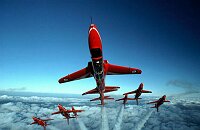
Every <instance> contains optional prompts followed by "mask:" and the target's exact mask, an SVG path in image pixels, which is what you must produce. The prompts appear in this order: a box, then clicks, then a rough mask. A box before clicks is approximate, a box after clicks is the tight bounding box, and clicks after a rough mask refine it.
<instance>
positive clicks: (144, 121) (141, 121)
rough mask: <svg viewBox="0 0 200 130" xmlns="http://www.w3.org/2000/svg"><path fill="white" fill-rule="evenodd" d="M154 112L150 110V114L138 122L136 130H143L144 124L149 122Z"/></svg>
mask: <svg viewBox="0 0 200 130" xmlns="http://www.w3.org/2000/svg"><path fill="white" fill-rule="evenodd" d="M152 112H153V110H150V112H148V113H147V114H146V116H144V117H141V120H140V121H138V123H137V125H136V127H135V130H141V129H142V128H143V127H144V124H145V123H146V122H147V120H148V119H149V117H150V116H151V114H152Z"/></svg>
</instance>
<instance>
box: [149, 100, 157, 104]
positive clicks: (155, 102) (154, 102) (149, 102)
mask: <svg viewBox="0 0 200 130" xmlns="http://www.w3.org/2000/svg"><path fill="white" fill-rule="evenodd" d="M157 102H158V100H157V101H153V102H148V103H147V104H152V103H157Z"/></svg>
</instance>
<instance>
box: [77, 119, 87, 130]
mask: <svg viewBox="0 0 200 130" xmlns="http://www.w3.org/2000/svg"><path fill="white" fill-rule="evenodd" d="M77 120H78V124H79V126H80V129H81V130H87V128H86V126H85V124H84V123H83V121H82V120H81V119H80V118H79V119H77Z"/></svg>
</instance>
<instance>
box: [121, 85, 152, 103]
mask: <svg viewBox="0 0 200 130" xmlns="http://www.w3.org/2000/svg"><path fill="white" fill-rule="evenodd" d="M143 86H144V85H143V83H141V84H140V86H139V87H138V89H136V90H134V91H131V92H128V93H124V94H123V95H127V94H132V93H135V98H134V100H136V101H137V105H138V99H142V98H139V96H140V95H141V94H142V93H152V92H151V91H148V90H143Z"/></svg>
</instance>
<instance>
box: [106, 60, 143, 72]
mask: <svg viewBox="0 0 200 130" xmlns="http://www.w3.org/2000/svg"><path fill="white" fill-rule="evenodd" d="M107 67H108V69H107V75H120V74H141V73H142V71H141V70H140V69H137V68H130V67H124V66H118V65H113V64H109V63H107Z"/></svg>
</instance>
